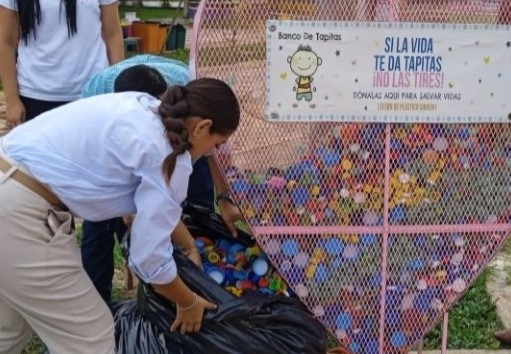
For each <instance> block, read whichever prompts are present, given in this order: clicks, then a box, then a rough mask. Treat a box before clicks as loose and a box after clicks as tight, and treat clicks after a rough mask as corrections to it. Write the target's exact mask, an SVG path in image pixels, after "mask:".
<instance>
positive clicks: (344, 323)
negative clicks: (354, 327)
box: [335, 311, 351, 330]
mask: <svg viewBox="0 0 511 354" xmlns="http://www.w3.org/2000/svg"><path fill="white" fill-rule="evenodd" d="M335 326H336V328H337V329H344V330H348V329H350V327H351V314H349V313H348V312H344V311H343V312H341V313H340V314H339V315H337V318H336V319H335Z"/></svg>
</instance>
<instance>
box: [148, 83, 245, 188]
mask: <svg viewBox="0 0 511 354" xmlns="http://www.w3.org/2000/svg"><path fill="white" fill-rule="evenodd" d="M158 113H159V114H160V116H161V120H162V123H163V125H164V127H165V135H166V138H167V140H168V142H169V144H170V145H171V146H172V153H170V155H168V156H167V157H166V158H165V160H164V161H163V165H162V170H163V175H164V177H165V180H166V182H167V183H169V182H170V178H171V176H172V173H173V172H174V168H175V167H176V159H177V157H178V156H179V155H181V154H183V153H184V152H185V151H187V150H190V149H191V148H192V143H191V142H190V141H189V133H188V129H187V127H186V120H187V119H188V118H189V117H200V118H204V119H210V120H211V121H212V124H211V127H210V133H217V134H231V133H233V132H234V131H235V130H236V128H237V127H238V125H239V122H240V106H239V103H238V99H237V98H236V95H235V94H234V92H233V91H232V90H231V88H230V87H229V86H228V85H227V84H226V83H224V82H223V81H220V80H217V79H212V78H202V79H197V80H193V81H191V82H190V83H188V85H186V86H171V87H169V88H168V89H167V90H166V91H165V93H164V94H163V96H162V98H161V104H160V106H159V107H158Z"/></svg>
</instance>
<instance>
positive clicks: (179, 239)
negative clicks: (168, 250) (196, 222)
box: [171, 221, 202, 268]
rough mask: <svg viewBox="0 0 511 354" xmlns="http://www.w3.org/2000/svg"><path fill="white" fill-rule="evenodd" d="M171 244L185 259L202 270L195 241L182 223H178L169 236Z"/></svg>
mask: <svg viewBox="0 0 511 354" xmlns="http://www.w3.org/2000/svg"><path fill="white" fill-rule="evenodd" d="M171 239H172V243H173V244H174V245H176V246H177V247H179V248H180V249H181V251H182V252H183V253H184V255H185V256H186V257H188V258H189V259H190V260H191V261H192V262H193V263H195V264H196V265H197V266H199V267H201V268H202V260H201V257H200V253H199V250H198V249H197V246H195V240H194V238H193V237H192V234H190V231H188V229H187V228H186V226H185V224H184V223H183V221H179V223H178V224H177V226H176V228H175V229H174V231H173V232H172V235H171Z"/></svg>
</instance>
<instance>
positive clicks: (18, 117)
mask: <svg viewBox="0 0 511 354" xmlns="http://www.w3.org/2000/svg"><path fill="white" fill-rule="evenodd" d="M6 104H7V109H6V111H5V118H6V119H7V125H8V126H9V128H14V127H16V126H18V125H20V124H21V123H23V122H24V121H25V117H26V114H27V112H26V110H25V106H24V105H23V103H22V102H21V101H20V100H19V99H18V100H16V101H14V102H6Z"/></svg>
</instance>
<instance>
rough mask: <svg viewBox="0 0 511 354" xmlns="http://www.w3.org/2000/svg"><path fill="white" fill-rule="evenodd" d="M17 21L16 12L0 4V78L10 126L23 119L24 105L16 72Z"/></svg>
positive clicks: (19, 122) (21, 121)
mask: <svg viewBox="0 0 511 354" xmlns="http://www.w3.org/2000/svg"><path fill="white" fill-rule="evenodd" d="M18 41H19V23H18V17H17V16H16V12H15V11H13V10H9V9H7V8H5V7H2V6H0V63H2V64H1V65H0V80H1V81H2V85H3V87H4V91H5V101H6V104H7V111H6V118H7V122H8V124H9V125H10V126H11V127H14V126H16V125H18V124H21V123H23V122H24V121H25V107H24V106H23V103H21V101H20V97H19V89H18V79H17V72H16V47H17V45H18Z"/></svg>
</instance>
